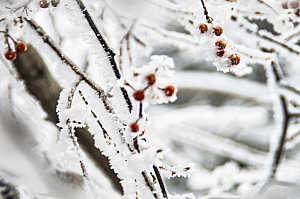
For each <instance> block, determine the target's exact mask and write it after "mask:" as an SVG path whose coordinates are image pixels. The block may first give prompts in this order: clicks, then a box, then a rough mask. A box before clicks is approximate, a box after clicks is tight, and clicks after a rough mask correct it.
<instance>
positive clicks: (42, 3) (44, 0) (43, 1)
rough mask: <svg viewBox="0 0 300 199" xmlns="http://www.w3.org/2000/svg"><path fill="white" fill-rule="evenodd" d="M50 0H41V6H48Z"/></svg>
mask: <svg viewBox="0 0 300 199" xmlns="http://www.w3.org/2000/svg"><path fill="white" fill-rule="evenodd" d="M49 4H50V3H49V1H48V0H40V7H41V8H48V6H49Z"/></svg>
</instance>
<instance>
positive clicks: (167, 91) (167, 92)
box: [163, 85, 175, 97]
mask: <svg viewBox="0 0 300 199" xmlns="http://www.w3.org/2000/svg"><path fill="white" fill-rule="evenodd" d="M163 90H164V92H165V95H166V96H167V97H171V96H172V95H173V94H174V92H175V87H174V86H172V85H169V86H166V87H165V88H164V89H163Z"/></svg>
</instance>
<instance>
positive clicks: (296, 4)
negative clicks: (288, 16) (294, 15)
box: [289, 1, 299, 9]
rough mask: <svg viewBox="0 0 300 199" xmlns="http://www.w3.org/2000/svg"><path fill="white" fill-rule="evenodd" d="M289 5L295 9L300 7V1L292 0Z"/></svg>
mask: <svg viewBox="0 0 300 199" xmlns="http://www.w3.org/2000/svg"><path fill="white" fill-rule="evenodd" d="M289 6H290V7H291V8H293V9H295V8H298V7H299V2H298V1H291V2H290V4H289Z"/></svg>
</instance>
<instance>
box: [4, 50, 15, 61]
mask: <svg viewBox="0 0 300 199" xmlns="http://www.w3.org/2000/svg"><path fill="white" fill-rule="evenodd" d="M16 57H17V54H16V53H15V52H13V51H7V52H6V53H5V58H6V59H7V60H9V61H13V60H15V59H16Z"/></svg>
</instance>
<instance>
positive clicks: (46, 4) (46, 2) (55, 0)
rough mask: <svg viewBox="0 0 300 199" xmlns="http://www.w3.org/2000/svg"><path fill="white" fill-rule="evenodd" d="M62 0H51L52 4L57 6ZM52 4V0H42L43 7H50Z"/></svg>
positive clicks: (41, 5)
mask: <svg viewBox="0 0 300 199" xmlns="http://www.w3.org/2000/svg"><path fill="white" fill-rule="evenodd" d="M59 2H60V0H51V5H52V6H53V7H56V6H57V5H58V4H59ZM49 5H50V0H40V7H41V8H48V7H49Z"/></svg>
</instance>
